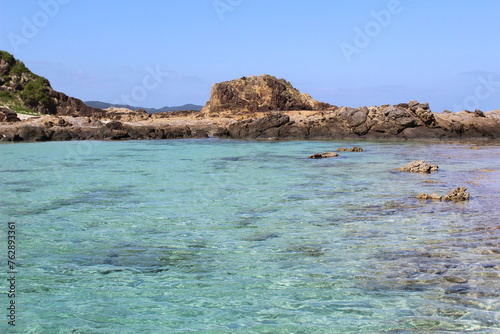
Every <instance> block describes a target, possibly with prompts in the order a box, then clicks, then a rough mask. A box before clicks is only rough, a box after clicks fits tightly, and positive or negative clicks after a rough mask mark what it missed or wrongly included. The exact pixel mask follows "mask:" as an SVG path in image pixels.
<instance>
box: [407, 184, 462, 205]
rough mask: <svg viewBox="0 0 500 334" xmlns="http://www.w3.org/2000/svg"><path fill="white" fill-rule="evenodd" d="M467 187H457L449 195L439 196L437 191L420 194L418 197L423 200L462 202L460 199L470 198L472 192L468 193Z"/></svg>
mask: <svg viewBox="0 0 500 334" xmlns="http://www.w3.org/2000/svg"><path fill="white" fill-rule="evenodd" d="M466 190H467V188H465V187H458V188H457V189H455V190H453V191H451V192H450V193H449V194H448V195H446V196H439V195H438V194H436V193H432V194H430V195H429V194H419V195H418V196H417V197H416V198H417V199H422V200H429V199H432V200H438V201H452V202H460V201H468V200H469V198H470V194H469V193H466V192H465V191H466Z"/></svg>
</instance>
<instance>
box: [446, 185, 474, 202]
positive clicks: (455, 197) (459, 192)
mask: <svg viewBox="0 0 500 334" xmlns="http://www.w3.org/2000/svg"><path fill="white" fill-rule="evenodd" d="M466 190H467V188H465V187H458V188H457V189H455V190H453V191H452V192H450V193H449V194H448V195H446V196H444V197H443V200H444V201H453V202H459V201H468V200H469V198H470V194H469V193H466Z"/></svg>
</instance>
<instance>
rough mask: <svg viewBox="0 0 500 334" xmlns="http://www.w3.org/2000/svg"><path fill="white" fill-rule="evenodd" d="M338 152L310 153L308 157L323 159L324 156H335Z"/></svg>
mask: <svg viewBox="0 0 500 334" xmlns="http://www.w3.org/2000/svg"><path fill="white" fill-rule="evenodd" d="M338 156H339V154H338V153H336V152H323V153H314V154H312V155H310V156H309V157H308V158H309V159H324V158H335V157H338Z"/></svg>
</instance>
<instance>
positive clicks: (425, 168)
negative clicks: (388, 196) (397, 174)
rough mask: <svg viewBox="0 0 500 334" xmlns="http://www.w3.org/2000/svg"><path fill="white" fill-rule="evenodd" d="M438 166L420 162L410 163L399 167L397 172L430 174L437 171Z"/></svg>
mask: <svg viewBox="0 0 500 334" xmlns="http://www.w3.org/2000/svg"><path fill="white" fill-rule="evenodd" d="M438 169H439V166H436V165H431V164H428V163H427V162H425V161H423V160H420V161H412V162H410V163H409V164H408V165H406V166H404V167H401V168H400V169H399V170H400V171H402V172H410V173H430V172H434V171H437V170H438Z"/></svg>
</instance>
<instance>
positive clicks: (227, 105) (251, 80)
mask: <svg viewBox="0 0 500 334" xmlns="http://www.w3.org/2000/svg"><path fill="white" fill-rule="evenodd" d="M330 107H332V106H331V105H329V104H327V103H322V102H319V101H316V100H314V99H313V98H311V96H309V95H308V94H302V93H300V92H299V91H298V90H297V89H295V88H293V87H292V85H291V84H290V83H289V82H287V81H286V80H284V79H278V78H276V77H273V76H271V75H261V76H251V77H248V78H247V77H242V78H241V79H236V80H232V81H225V82H221V83H217V84H214V85H213V86H212V91H211V94H210V100H209V101H208V103H207V105H206V106H205V107H204V108H203V112H206V113H211V114H214V113H217V114H221V113H223V112H229V113H232V114H238V113H241V112H243V113H248V112H258V111H284V110H326V109H328V108H330Z"/></svg>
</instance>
